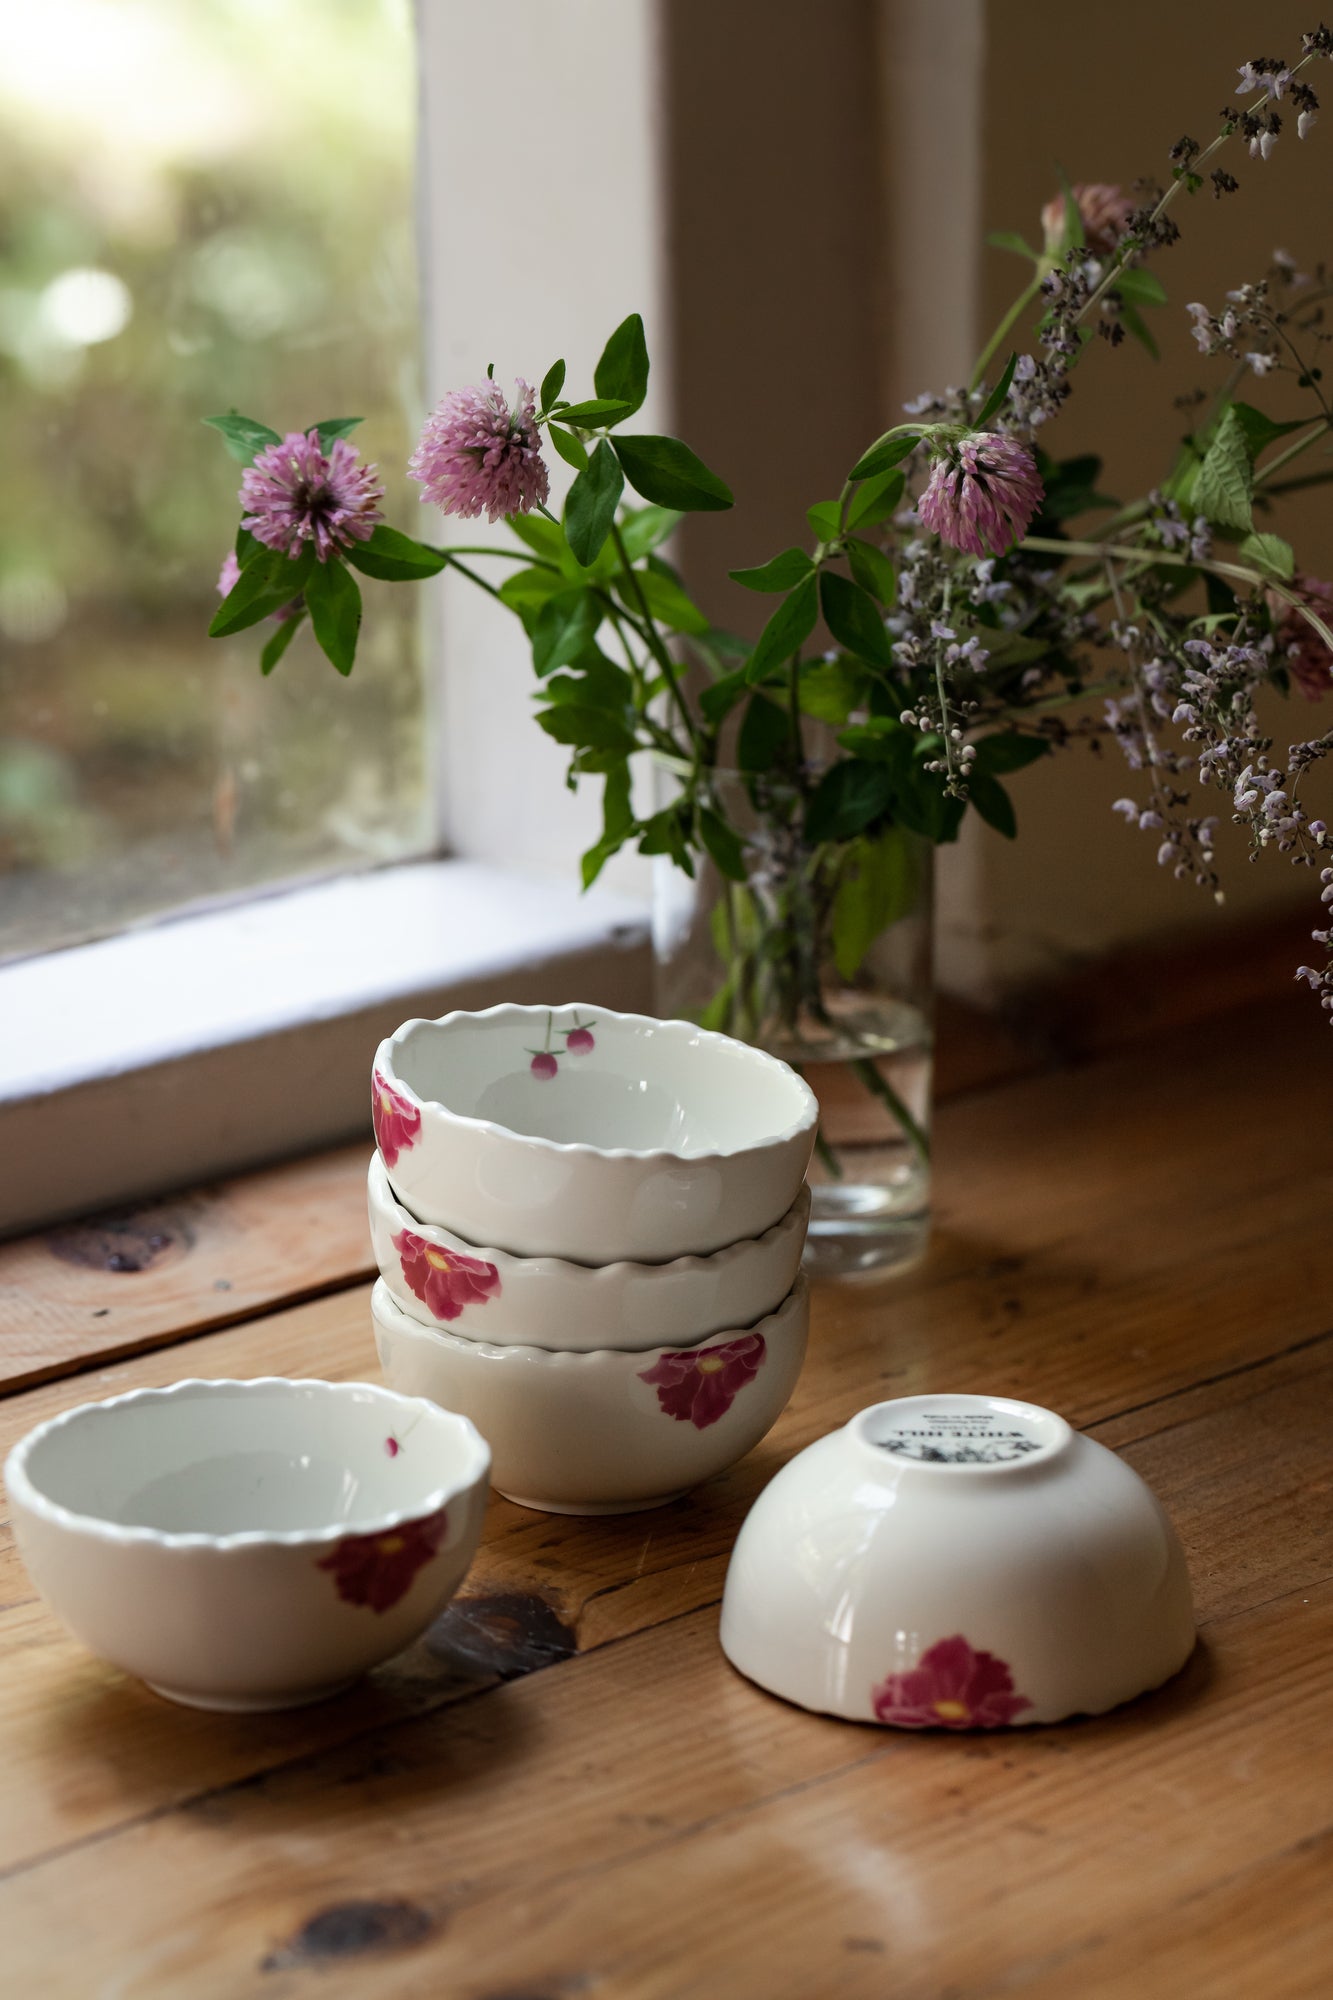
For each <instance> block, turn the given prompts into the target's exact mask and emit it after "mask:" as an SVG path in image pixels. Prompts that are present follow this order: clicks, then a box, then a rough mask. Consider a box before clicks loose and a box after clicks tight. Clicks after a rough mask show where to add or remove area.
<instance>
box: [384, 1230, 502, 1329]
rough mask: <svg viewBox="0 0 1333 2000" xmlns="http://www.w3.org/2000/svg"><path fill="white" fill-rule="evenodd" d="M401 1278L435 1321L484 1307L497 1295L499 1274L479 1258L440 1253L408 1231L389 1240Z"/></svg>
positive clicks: (455, 1253)
mask: <svg viewBox="0 0 1333 2000" xmlns="http://www.w3.org/2000/svg"><path fill="white" fill-rule="evenodd" d="M392 1241H393V1247H394V1249H395V1250H396V1251H397V1252H398V1255H399V1258H400V1260H401V1262H402V1266H403V1277H404V1278H405V1279H406V1281H407V1283H408V1285H409V1286H410V1287H411V1289H412V1291H413V1292H414V1293H415V1294H416V1296H417V1297H418V1298H419V1299H420V1300H421V1303H422V1304H423V1305H424V1306H426V1307H427V1308H428V1309H429V1310H430V1311H431V1312H432V1313H434V1315H435V1317H436V1319H457V1318H458V1316H459V1314H460V1313H461V1312H462V1310H463V1308H464V1307H465V1306H484V1305H485V1303H486V1301H487V1299H493V1298H497V1297H498V1296H499V1292H500V1273H499V1272H498V1271H497V1270H496V1268H495V1266H494V1264H488V1263H486V1261H485V1260H484V1259H483V1258H481V1257H465V1256H464V1255H463V1254H462V1252H461V1251H457V1250H442V1249H440V1247H439V1245H438V1244H435V1243H428V1242H427V1241H426V1239H425V1237H424V1236H418V1235H416V1234H415V1232H414V1231H412V1230H410V1229H400V1230H399V1232H398V1234H397V1235H396V1236H395V1237H394V1238H393V1239H392Z"/></svg>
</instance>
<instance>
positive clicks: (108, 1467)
mask: <svg viewBox="0 0 1333 2000" xmlns="http://www.w3.org/2000/svg"><path fill="white" fill-rule="evenodd" d="M437 1417H438V1418H440V1419H442V1421H439V1422H437V1421H436V1418H437ZM482 1458H483V1453H482V1451H481V1448H480V1445H479V1441H478V1440H477V1439H476V1438H475V1436H474V1435H473V1434H472V1433H471V1432H470V1430H469V1429H468V1428H467V1427H466V1426H464V1425H463V1424H461V1423H460V1422H459V1420H458V1419H457V1418H456V1417H451V1416H449V1415H448V1413H446V1412H444V1411H439V1412H433V1411H431V1410H429V1409H427V1408H426V1407H424V1406H422V1405H419V1404H412V1403H405V1402H402V1401H400V1400H399V1399H397V1398H393V1397H390V1396H388V1395H386V1394H385V1393H384V1392H382V1391H378V1390H375V1389H372V1388H369V1387H367V1388H365V1389H360V1388H358V1389H349V1388H346V1387H343V1388H338V1389H334V1388H332V1387H331V1386H330V1385H326V1384H321V1383H317V1382H299V1383H287V1382H272V1383H268V1382H253V1383H251V1382H218V1383H208V1382H199V1383H188V1384H185V1385H183V1386H182V1387H180V1388H178V1389H175V1390H172V1391H170V1392H168V1393H164V1394H163V1395H161V1396H150V1397H145V1398H143V1399H142V1400H138V1401H134V1402H124V1403H111V1404H102V1405H97V1404H92V1405H90V1406H89V1407H88V1408H87V1409H85V1410H80V1411H76V1412H75V1413H74V1414H73V1415H72V1416H71V1417H70V1418H69V1420H68V1421H66V1422H64V1423H62V1424H60V1425H58V1426H57V1427H56V1428H54V1429H52V1430H51V1431H48V1432H47V1433H46V1435H45V1436H44V1437H41V1438H38V1439H37V1440H36V1442H35V1444H34V1445H33V1447H32V1448H31V1450H30V1451H29V1452H28V1454H27V1458H26V1461H25V1470H26V1472H27V1476H28V1480H29V1482H30V1484H31V1485H32V1486H33V1487H34V1488H35V1490H36V1491H37V1492H38V1493H39V1494H41V1495H43V1496H44V1497H45V1498H46V1499H48V1500H50V1501H53V1502H54V1503H55V1504H56V1505H57V1506H60V1507H65V1508H68V1509H69V1511H70V1512H71V1513H74V1514H82V1515H87V1516H91V1517H92V1518H94V1519H96V1520H100V1521H108V1522H113V1523H116V1524H118V1525H119V1526H121V1527H127V1528H155V1529H156V1530H157V1531H158V1532H159V1533H161V1534H167V1535H217V1536H222V1535H237V1534H246V1533H269V1534H291V1533H300V1532H313V1531H318V1530H320V1529H322V1528H328V1527H341V1526H343V1525H345V1524H350V1525H355V1524H357V1523H360V1522H362V1521H364V1522H367V1523H370V1522H374V1521H377V1520H383V1518H384V1517H385V1516H386V1515H393V1514H400V1513H410V1512H412V1511H413V1510H414V1509H420V1510H422V1511H425V1508H426V1505H427V1503H428V1502H432V1501H433V1499H434V1496H436V1495H437V1494H439V1492H440V1490H441V1489H442V1488H443V1489H447V1490H457V1489H459V1488H460V1487H463V1486H465V1485H469V1484H471V1482H472V1480H473V1479H475V1477H476V1476H477V1474H478V1472H479V1471H480V1470H481V1469H482Z"/></svg>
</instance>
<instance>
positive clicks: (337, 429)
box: [313, 417, 365, 451]
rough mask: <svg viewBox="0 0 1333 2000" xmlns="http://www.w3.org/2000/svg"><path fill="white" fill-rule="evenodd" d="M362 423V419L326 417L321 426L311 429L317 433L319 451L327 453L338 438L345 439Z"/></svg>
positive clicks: (316, 425) (363, 420)
mask: <svg viewBox="0 0 1333 2000" xmlns="http://www.w3.org/2000/svg"><path fill="white" fill-rule="evenodd" d="M364 422H365V418H364V417H327V418H326V419H325V420H324V422H323V423H322V424H315V425H314V426H313V429H315V430H316V431H318V432H319V448H320V450H321V451H327V450H328V449H329V446H330V445H332V444H336V443H337V441H338V439H339V438H345V437H346V436H347V435H348V434H349V432H351V431H354V430H355V429H356V427H357V425H358V424H362V423H364Z"/></svg>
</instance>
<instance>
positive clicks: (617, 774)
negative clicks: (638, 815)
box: [582, 761, 634, 889]
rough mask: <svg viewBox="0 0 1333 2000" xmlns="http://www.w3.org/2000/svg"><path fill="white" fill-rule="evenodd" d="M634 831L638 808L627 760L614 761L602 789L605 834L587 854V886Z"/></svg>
mask: <svg viewBox="0 0 1333 2000" xmlns="http://www.w3.org/2000/svg"><path fill="white" fill-rule="evenodd" d="M633 831H634V810H633V807H632V806H631V804H630V776H629V765H628V763H627V762H623V761H622V762H621V763H618V764H613V765H612V766H611V768H610V770H609V771H608V772H607V774H606V786H605V788H604V790H603V793H602V837H601V839H600V840H599V841H597V842H596V843H595V844H594V845H593V846H592V847H590V848H589V849H588V851H587V853H586V854H585V855H584V856H583V861H582V872H583V886H584V888H585V889H590V888H591V887H592V885H593V883H594V882H595V881H596V880H597V877H598V876H599V875H600V874H601V872H602V870H603V868H604V867H605V866H606V864H607V862H608V861H609V860H610V859H611V856H612V855H613V854H618V853H619V852H620V850H621V848H622V847H623V846H624V845H625V842H626V841H627V840H628V839H629V837H630V835H631V834H632V833H633Z"/></svg>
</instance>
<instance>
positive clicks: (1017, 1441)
mask: <svg viewBox="0 0 1333 2000" xmlns="http://www.w3.org/2000/svg"><path fill="white" fill-rule="evenodd" d="M875 1442H876V1443H877V1444H878V1445H879V1447H880V1449H881V1451H887V1452H889V1453H890V1454H891V1455H892V1456H893V1457H894V1458H914V1459H919V1460H923V1461H925V1462H926V1463H927V1464H930V1465H1006V1464H1008V1463H1009V1462H1010V1461H1011V1460H1013V1459H1017V1458H1026V1457H1027V1456H1028V1455H1029V1453H1031V1452H1034V1451H1040V1450H1041V1449H1042V1440H1041V1439H1039V1438H1035V1437H1032V1436H1031V1435H1030V1433H1029V1432H1027V1431H1025V1430H1022V1429H1020V1428H1019V1427H1018V1426H1017V1424H1016V1423H1015V1421H1014V1419H1013V1418H1012V1417H1010V1416H1001V1415H999V1414H997V1413H996V1412H994V1411H991V1410H931V1411H930V1412H929V1413H923V1414H921V1415H920V1416H913V1417H907V1418H904V1419H903V1420H902V1422H900V1423H897V1424H895V1425H894V1427H893V1429H892V1430H890V1431H885V1432H884V1434H883V1435H882V1436H881V1437H878V1438H876V1440H875Z"/></svg>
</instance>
